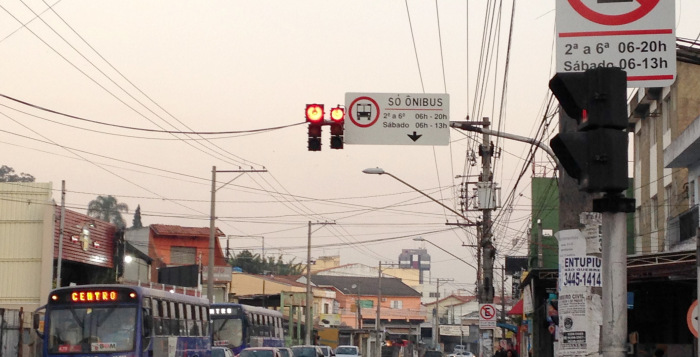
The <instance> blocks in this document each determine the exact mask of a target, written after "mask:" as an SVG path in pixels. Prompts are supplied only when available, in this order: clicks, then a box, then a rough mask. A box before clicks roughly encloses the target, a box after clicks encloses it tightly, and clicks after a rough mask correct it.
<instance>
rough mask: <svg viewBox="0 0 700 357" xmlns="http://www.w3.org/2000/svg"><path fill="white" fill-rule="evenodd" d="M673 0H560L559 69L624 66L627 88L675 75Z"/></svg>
mask: <svg viewBox="0 0 700 357" xmlns="http://www.w3.org/2000/svg"><path fill="white" fill-rule="evenodd" d="M674 17H675V1H674V0H636V1H615V0H606V1H602V0H557V7H556V25H557V73H566V72H584V71H586V70H588V69H593V68H597V67H619V68H621V69H623V70H624V71H626V72H627V83H628V87H665V86H669V85H671V84H672V83H673V81H674V80H675V77H676V36H675V22H674Z"/></svg>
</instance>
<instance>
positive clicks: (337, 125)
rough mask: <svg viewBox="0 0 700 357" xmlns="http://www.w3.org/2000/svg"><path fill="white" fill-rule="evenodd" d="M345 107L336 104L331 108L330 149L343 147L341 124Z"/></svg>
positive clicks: (343, 120)
mask: <svg viewBox="0 0 700 357" xmlns="http://www.w3.org/2000/svg"><path fill="white" fill-rule="evenodd" d="M344 125H345V109H344V108H341V107H340V106H337V107H335V108H333V109H331V149H342V148H343V126H344Z"/></svg>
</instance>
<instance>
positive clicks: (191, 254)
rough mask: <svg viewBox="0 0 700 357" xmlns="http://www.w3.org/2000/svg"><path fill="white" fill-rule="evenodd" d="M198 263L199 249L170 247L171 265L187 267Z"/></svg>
mask: <svg viewBox="0 0 700 357" xmlns="http://www.w3.org/2000/svg"><path fill="white" fill-rule="evenodd" d="M196 263H197V248H195V247H176V246H173V247H170V264H175V265H187V264H196Z"/></svg>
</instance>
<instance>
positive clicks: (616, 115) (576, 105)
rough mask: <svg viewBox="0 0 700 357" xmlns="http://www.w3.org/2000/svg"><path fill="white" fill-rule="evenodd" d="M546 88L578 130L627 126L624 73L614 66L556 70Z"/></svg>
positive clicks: (625, 76)
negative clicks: (560, 71)
mask: <svg viewBox="0 0 700 357" xmlns="http://www.w3.org/2000/svg"><path fill="white" fill-rule="evenodd" d="M549 89H551V90H552V93H554V95H555V96H556V97H557V99H558V100H559V104H561V106H562V108H563V109H564V111H565V112H566V114H567V115H568V116H570V117H571V118H573V119H576V121H577V122H578V124H579V130H589V129H592V128H615V129H626V128H627V73H626V72H625V71H623V70H621V69H619V68H616V67H599V68H595V69H589V70H587V71H586V72H576V73H557V74H555V75H554V77H552V79H551V80H550V81H549Z"/></svg>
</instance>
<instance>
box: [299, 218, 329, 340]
mask: <svg viewBox="0 0 700 357" xmlns="http://www.w3.org/2000/svg"><path fill="white" fill-rule="evenodd" d="M328 224H335V222H318V223H312V222H311V221H309V235H308V241H307V243H306V319H305V321H306V322H305V323H306V326H305V329H306V334H305V335H304V343H305V344H307V345H310V344H311V331H312V330H313V327H314V326H313V325H314V321H313V319H312V318H311V310H312V305H313V304H312V299H311V226H312V225H321V226H325V225H328Z"/></svg>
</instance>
